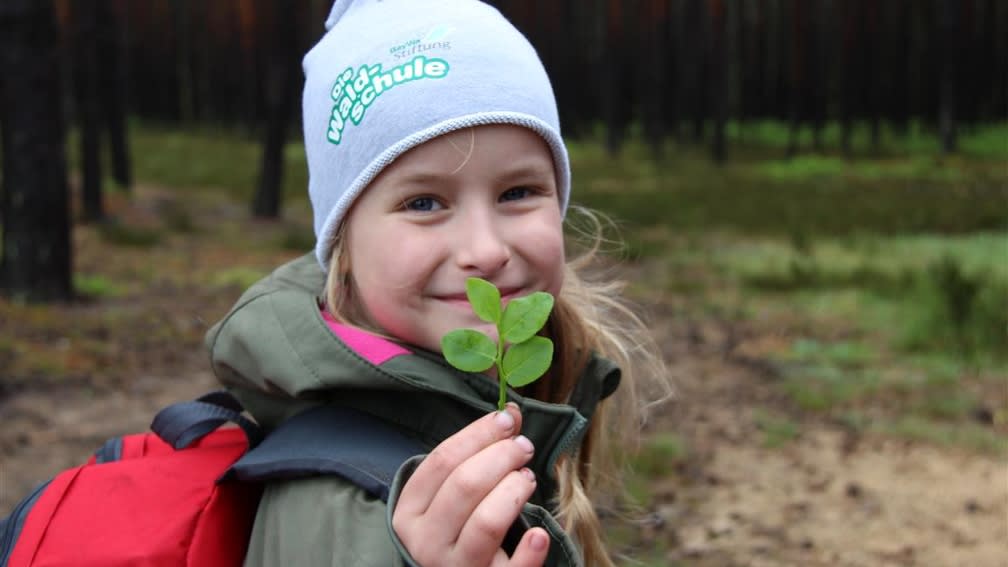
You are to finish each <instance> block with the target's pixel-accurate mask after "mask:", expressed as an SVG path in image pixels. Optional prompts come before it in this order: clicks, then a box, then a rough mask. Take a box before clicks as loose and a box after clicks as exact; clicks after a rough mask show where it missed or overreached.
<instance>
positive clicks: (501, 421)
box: [494, 411, 515, 431]
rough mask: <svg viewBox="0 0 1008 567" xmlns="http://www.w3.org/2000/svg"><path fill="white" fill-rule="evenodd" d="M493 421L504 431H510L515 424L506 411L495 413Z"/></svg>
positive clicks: (512, 417)
mask: <svg viewBox="0 0 1008 567" xmlns="http://www.w3.org/2000/svg"><path fill="white" fill-rule="evenodd" d="M494 421H496V422H497V425H499V426H500V427H501V429H503V430H505V431H511V429H512V428H513V427H514V424H515V419H514V416H513V415H511V412H508V411H499V412H497V415H496V416H494Z"/></svg>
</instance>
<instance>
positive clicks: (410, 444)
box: [224, 406, 427, 502]
mask: <svg viewBox="0 0 1008 567" xmlns="http://www.w3.org/2000/svg"><path fill="white" fill-rule="evenodd" d="M426 452H427V449H426V448H424V446H423V445H421V444H420V443H419V441H417V440H415V439H412V438H410V437H407V436H406V435H404V434H403V433H402V432H400V431H399V430H397V429H395V428H393V427H392V425H390V424H388V423H386V422H384V421H382V420H380V419H378V418H376V417H374V416H372V415H369V414H366V413H363V412H360V411H358V410H354V409H350V408H346V407H340V406H319V407H315V408H312V409H310V410H307V411H305V412H302V413H300V414H298V415H296V416H294V417H292V418H290V419H288V420H287V421H285V422H283V423H282V424H280V426H279V427H277V429H276V430H274V431H273V432H271V433H270V434H269V435H268V436H267V437H266V439H265V440H263V442H262V443H260V444H259V445H258V446H257V447H256V448H255V449H253V450H251V451H249V452H248V453H246V454H245V455H244V456H243V457H242V458H241V459H239V460H238V462H236V463H235V464H234V465H233V466H232V467H231V469H230V470H229V471H228V472H227V473H226V474H225V476H224V480H227V479H235V480H240V481H259V482H261V481H269V480H283V479H295V478H305V477H312V476H321V475H337V476H340V477H342V478H345V479H346V480H348V481H350V482H352V483H353V484H355V485H357V486H358V487H360V488H362V489H363V490H365V491H366V492H368V493H369V494H371V495H373V496H375V497H377V498H380V499H381V500H382V501H383V502H387V501H388V494H389V485H390V484H391V483H392V479H393V477H394V476H395V473H396V471H397V470H399V467H400V465H402V463H403V462H404V461H406V459H409V458H410V457H412V456H414V455H418V454H421V453H426Z"/></svg>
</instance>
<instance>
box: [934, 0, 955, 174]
mask: <svg viewBox="0 0 1008 567" xmlns="http://www.w3.org/2000/svg"><path fill="white" fill-rule="evenodd" d="M939 9H940V10H941V12H940V14H939V16H938V25H939V33H938V37H940V38H941V39H942V43H943V44H944V47H943V48H942V51H941V54H940V57H941V87H940V91H939V92H940V93H941V95H940V96H941V98H940V100H939V111H938V125H939V128H940V129H941V149H942V154H943V155H944V154H951V153H955V151H956V94H957V93H956V90H957V89H956V80H955V77H956V64H957V63H958V59H959V58H958V50H959V33H958V27H959V8H958V0H942V2H941V6H940V8H939Z"/></svg>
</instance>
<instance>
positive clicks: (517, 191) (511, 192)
mask: <svg viewBox="0 0 1008 567" xmlns="http://www.w3.org/2000/svg"><path fill="white" fill-rule="evenodd" d="M530 192H531V191H530V190H529V188H528V187H512V188H510V189H508V190H507V191H505V192H504V193H502V194H501V196H500V200H501V201H518V200H520V199H524V198H525V197H528V196H529V193H530Z"/></svg>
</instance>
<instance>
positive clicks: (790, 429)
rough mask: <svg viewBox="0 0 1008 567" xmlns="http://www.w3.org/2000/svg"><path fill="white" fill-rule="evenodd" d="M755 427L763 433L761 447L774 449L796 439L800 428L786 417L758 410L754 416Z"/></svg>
mask: <svg viewBox="0 0 1008 567" xmlns="http://www.w3.org/2000/svg"><path fill="white" fill-rule="evenodd" d="M754 418H755V421H756V427H757V428H758V429H759V430H760V431H762V432H763V446H764V447H767V448H770V449H775V448H778V447H781V446H783V445H786V444H788V443H790V442H791V441H794V440H795V439H797V438H798V436H799V435H800V433H801V427H800V426H799V425H798V424H797V423H795V422H794V421H792V420H791V419H788V418H786V417H782V416H779V415H773V414H771V413H769V412H768V411H765V410H759V411H757V412H756V413H755V415H754Z"/></svg>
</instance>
